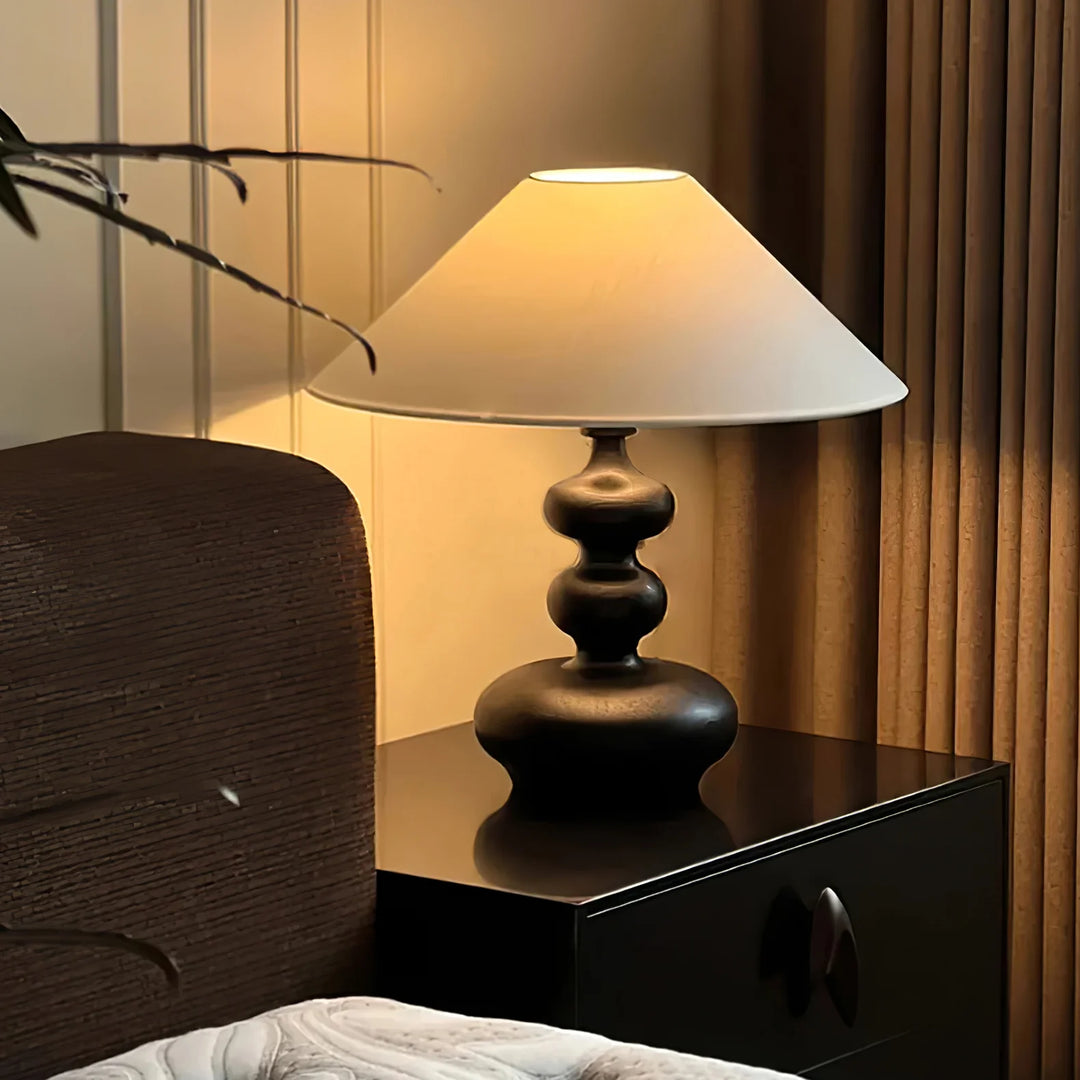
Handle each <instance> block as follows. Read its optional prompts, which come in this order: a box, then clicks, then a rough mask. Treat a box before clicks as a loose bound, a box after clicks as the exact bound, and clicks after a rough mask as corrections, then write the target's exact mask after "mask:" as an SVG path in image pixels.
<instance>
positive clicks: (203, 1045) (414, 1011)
mask: <svg viewBox="0 0 1080 1080" xmlns="http://www.w3.org/2000/svg"><path fill="white" fill-rule="evenodd" d="M54 1080H781V1075H780V1074H779V1073H775V1072H771V1071H769V1070H767V1069H754V1068H750V1067H748V1066H745V1065H728V1064H725V1063H723V1062H719V1061H706V1060H705V1059H704V1058H695V1057H687V1056H685V1055H682V1054H674V1053H671V1052H669V1051H664V1050H649V1049H646V1048H644V1047H639V1046H628V1045H625V1044H620V1043H614V1042H611V1041H609V1040H608V1039H603V1038H601V1037H600V1036H598V1035H587V1034H584V1033H582V1032H573V1031H559V1030H557V1029H555V1028H547V1027H540V1026H538V1025H534V1024H518V1023H514V1022H511V1021H506V1020H478V1019H474V1018H472V1017H465V1016H454V1015H452V1014H450V1013H440V1012H433V1011H432V1010H430V1009H419V1008H416V1007H414V1006H411V1005H401V1004H399V1003H397V1002H393V1001H385V1000H382V999H379V998H363V997H355V998H336V999H330V1000H323V1001H306V1002H302V1003H301V1004H298V1005H289V1006H286V1007H285V1008H282V1009H274V1010H273V1011H271V1012H268V1013H264V1014H263V1015H262V1016H257V1017H254V1018H253V1019H251V1020H244V1021H241V1022H240V1023H237V1024H230V1025H229V1026H227V1027H223V1028H215V1029H207V1030H204V1031H194V1032H191V1033H190V1034H188V1035H181V1036H178V1037H177V1038H173V1039H164V1040H162V1041H161V1042H156V1043H148V1044H147V1045H145V1046H141V1047H139V1048H138V1049H137V1050H132V1051H130V1052H129V1053H126V1054H122V1055H121V1056H120V1057H116V1058H112V1059H111V1060H109V1061H104V1062H101V1063H100V1064H97V1065H91V1066H89V1067H87V1068H83V1069H76V1070H74V1071H73V1072H66V1073H63V1074H61V1077H55V1078H54Z"/></svg>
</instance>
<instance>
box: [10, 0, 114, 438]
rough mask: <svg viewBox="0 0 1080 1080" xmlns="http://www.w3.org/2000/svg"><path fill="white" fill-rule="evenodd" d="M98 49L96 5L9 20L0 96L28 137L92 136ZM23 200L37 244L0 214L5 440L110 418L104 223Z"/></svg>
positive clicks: (54, 4) (23, 9)
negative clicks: (107, 404) (104, 320)
mask: <svg viewBox="0 0 1080 1080" xmlns="http://www.w3.org/2000/svg"><path fill="white" fill-rule="evenodd" d="M58 28H61V29H62V32H57V29H58ZM98 47H99V41H98V24H97V12H96V5H94V4H72V3H71V2H70V0H35V3H33V4H27V5H23V6H20V10H19V12H18V13H17V14H15V13H12V14H6V15H5V20H4V26H3V32H2V33H0V102H3V107H4V109H5V110H6V111H7V112H9V113H10V114H11V116H12V118H13V119H14V120H15V121H16V123H18V124H19V125H20V126H21V127H22V128H23V130H24V131H25V132H26V134H27V135H28V136H30V137H31V138H40V139H57V140H60V139H71V140H76V139H79V140H81V139H87V138H94V137H95V136H96V134H97V131H98V125H99V120H100V116H99V108H100V98H99V93H100V83H99V69H98ZM25 200H26V205H27V206H28V207H29V209H30V212H31V214H32V215H33V217H34V219H35V221H36V223H37V227H38V234H39V235H38V239H36V240H35V239H33V238H31V237H29V236H26V235H25V234H23V233H22V232H21V230H19V229H18V228H16V227H15V226H14V225H13V224H12V223H11V222H9V221H8V220H7V219H6V218H5V219H4V220H2V221H0V324H2V325H3V328H4V346H3V392H2V393H0V446H14V445H17V444H20V443H26V442H34V441H36V440H39V439H51V438H57V437H59V436H62V435H69V434H71V433H73V432H77V431H93V430H97V429H99V428H100V427H102V426H103V424H104V419H105V402H104V384H105V379H104V366H103V325H102V304H101V300H102V276H101V272H102V256H101V243H102V241H101V235H102V234H101V223H100V222H99V221H97V220H95V219H94V218H92V217H90V215H88V214H85V213H83V212H82V211H79V210H76V209H74V208H73V207H69V206H61V205H58V204H56V203H55V202H54V201H53V200H50V199H49V198H48V197H47V196H45V195H43V194H40V193H38V192H32V191H28V192H25Z"/></svg>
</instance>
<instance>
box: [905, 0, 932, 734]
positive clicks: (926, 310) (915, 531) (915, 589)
mask: <svg viewBox="0 0 1080 1080" xmlns="http://www.w3.org/2000/svg"><path fill="white" fill-rule="evenodd" d="M911 57H912V60H911V65H912V67H911V87H912V89H911V126H910V135H911V148H910V154H911V158H910V169H911V173H910V185H911V187H910V196H909V199H910V202H909V208H908V263H907V292H906V299H907V310H906V328H905V364H904V373H905V381H906V382H907V384H908V388H909V395H908V398H907V401H906V402H905V405H904V437H903V443H902V446H903V465H902V470H901V471H902V496H901V513H902V525H901V547H902V557H901V561H900V566H901V586H900V607H899V613H898V618H899V622H900V641H899V651H900V660H899V677H898V682H897V687H896V697H897V736H898V741H899V742H900V743H901V744H902V745H906V746H922V745H924V742H925V736H926V643H927V609H928V606H929V593H928V587H929V576H930V519H929V506H930V491H931V472H932V454H931V450H932V445H933V443H932V435H933V423H934V384H933V357H934V345H935V319H934V312H935V302H934V283H935V278H936V262H937V260H936V252H937V230H938V220H937V190H938V132H939V119H940V106H941V102H940V86H941V0H918V2H917V3H915V4H914V6H913V11H912V48H911Z"/></svg>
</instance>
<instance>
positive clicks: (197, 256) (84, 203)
mask: <svg viewBox="0 0 1080 1080" xmlns="http://www.w3.org/2000/svg"><path fill="white" fill-rule="evenodd" d="M15 179H16V181H17V182H18V183H19V184H21V185H23V186H24V187H30V188H34V189H35V190H37V191H44V192H45V193H46V194H48V195H52V196H53V197H54V198H57V199H60V200H61V201H62V202H66V203H71V205H72V206H79V207H82V208H83V209H84V210H89V211H90V213H92V214H97V215H98V217H103V218H105V219H106V220H108V221H111V222H113V224H115V225H118V226H120V228H122V229H127V230H128V231H130V232H133V233H137V234H138V235H139V236H141V237H143V239H145V240H148V241H149V242H150V243H151V244H161V245H163V246H164V247H170V248H173V250H175V251H179V252H180V253H181V254H183V255H186V256H187V257H188V258H189V259H194V260H195V261H196V262H199V263H202V264H203V265H204V266H209V267H210V269H211V270H218V271H220V272H221V273H223V274H227V275H228V276H229V277H231V278H235V279H236V280H237V281H242V282H243V283H244V284H245V285H247V286H248V287H249V288H251V289H254V290H255V292H258V293H262V294H263V295H265V296H270V297H272V298H273V299H275V300H279V301H281V303H283V304H288V305H289V306H290V307H293V308H296V309H297V310H298V311H303V312H306V313H307V314H309V315H315V316H317V317H318V318H320V319H325V320H326V321H327V322H329V323H333V325H334V326H337V327H338V328H340V329H341V330H344V331H345V333H346V334H348V335H349V336H350V337H352V338H353V339H355V340H356V341H358V342H360V344H361V345H362V346H363V347H364V352H365V353H366V354H367V358H368V366H369V367H370V368H371V370H372V372H374V371H375V350H374V349H373V348H372V347H371V343H370V342H369V341H368V340H367V339H366V338H365V337H364V336H363V334H361V333H360V331H359V330H357V329H356V328H355V327H352V326H350V325H349V324H348V323H346V322H342V321H341V320H340V319H335V318H334V317H333V316H332V315H328V314H327V313H326V312H325V311H320V310H319V309H318V308H315V307H311V305H310V304H305V303H304V302H303V301H302V300H297V299H296V297H294V296H286V295H285V294H284V293H282V292H279V291H278V290H277V289H275V288H274V287H273V286H272V285H267V284H266V282H264V281H260V280H259V279H258V278H256V277H252V275H251V274H249V273H247V272H246V271H244V270H241V269H239V268H238V267H235V266H232V265H231V264H229V263H227V262H225V261H224V260H222V259H219V258H218V257H217V256H216V255H214V254H212V253H211V252H209V251H205V250H204V249H203V248H201V247H197V246H196V245H195V244H189V243H188V242H187V241H186V240H177V239H176V238H174V237H172V236H170V235H169V234H168V233H167V232H165V231H164V230H163V229H159V228H158V227H157V226H156V225H150V224H149V223H148V222H145V221H140V220H138V219H137V218H133V217H131V216H130V215H128V214H125V213H124V212H123V211H122V210H115V209H113V208H112V207H111V206H103V205H102V204H101V203H97V202H94V200H93V199H88V198H87V197H86V196H85V195H80V194H78V193H77V192H74V191H69V190H68V189H67V188H62V187H58V186H57V185H56V184H50V183H48V182H47V181H45V180H37V179H34V178H33V177H30V176H18V177H16V178H15Z"/></svg>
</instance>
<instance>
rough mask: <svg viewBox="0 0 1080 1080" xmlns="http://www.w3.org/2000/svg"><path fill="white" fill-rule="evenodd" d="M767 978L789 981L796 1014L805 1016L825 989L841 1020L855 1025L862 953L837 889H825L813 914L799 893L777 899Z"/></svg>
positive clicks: (765, 960)
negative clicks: (818, 994)
mask: <svg viewBox="0 0 1080 1080" xmlns="http://www.w3.org/2000/svg"><path fill="white" fill-rule="evenodd" d="M761 974H762V977H763V978H767V979H768V978H775V977H777V976H779V977H780V978H781V979H782V980H783V984H784V989H785V992H786V997H787V1004H788V1011H789V1012H790V1013H791V1015H792V1016H802V1015H803V1014H804V1013H805V1012H806V1010H807V1009H808V1008H809V1007H810V1000H811V998H812V997H813V996H814V994H815V993H817V992H818V987H820V986H824V987H825V991H826V993H828V995H829V997H830V999H831V1000H832V1003H833V1005H834V1007H835V1008H836V1011H837V1014H838V1015H839V1016H840V1019H841V1020H843V1022H844V1023H845V1024H847V1026H848V1027H853V1026H854V1024H855V1017H856V1015H857V1013H858V1009H859V953H858V949H857V948H856V945H855V931H854V929H853V927H852V925H851V917H850V916H849V915H848V913H847V909H846V908H845V907H844V904H843V901H841V899H840V897H839V896H838V895H837V893H836V892H835V890H833V889H823V890H822V892H821V895H820V896H819V897H818V898H817V901H816V903H815V904H814V907H813V909H812V910H811V909H809V908H808V907H807V906H806V904H804V903H803V902H802V900H801V899H800V898H799V896H798V894H797V893H796V892H795V890H794V889H784V890H783V891H782V892H781V893H780V894H779V896H777V897H776V899H775V900H774V901H773V905H772V909H771V910H770V912H769V917H768V921H767V923H766V926H765V936H764V939H763V940H762V946H761Z"/></svg>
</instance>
